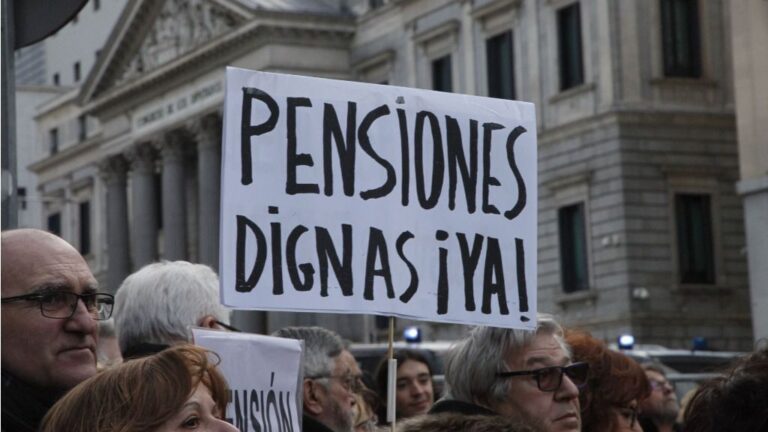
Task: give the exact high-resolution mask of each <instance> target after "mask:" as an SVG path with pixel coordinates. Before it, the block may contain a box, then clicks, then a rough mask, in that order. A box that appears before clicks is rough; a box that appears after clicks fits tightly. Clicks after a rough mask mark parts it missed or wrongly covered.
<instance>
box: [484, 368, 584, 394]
mask: <svg viewBox="0 0 768 432" xmlns="http://www.w3.org/2000/svg"><path fill="white" fill-rule="evenodd" d="M563 374H565V375H568V378H570V380H571V381H573V383H574V384H575V385H576V387H578V388H582V387H584V386H585V385H586V384H587V378H588V377H589V363H584V362H579V363H573V364H571V365H568V366H550V367H545V368H541V369H534V370H528V371H512V372H499V373H497V374H496V376H497V377H499V378H510V377H516V376H524V375H533V378H534V379H536V385H537V386H538V387H539V390H541V391H544V392H553V391H557V390H558V389H559V388H560V386H561V385H562V383H563Z"/></svg>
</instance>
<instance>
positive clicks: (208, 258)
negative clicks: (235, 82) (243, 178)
mask: <svg viewBox="0 0 768 432" xmlns="http://www.w3.org/2000/svg"><path fill="white" fill-rule="evenodd" d="M191 129H192V130H193V131H194V133H195V138H196V140H197V180H198V205H199V218H198V220H199V221H200V224H199V230H198V250H199V261H200V262H201V263H203V264H206V265H209V266H211V267H213V268H214V269H218V268H219V211H220V208H219V207H220V195H221V116H219V115H216V114H212V115H207V116H205V117H203V118H202V119H200V120H199V121H198V122H195V123H193V124H192V125H191Z"/></svg>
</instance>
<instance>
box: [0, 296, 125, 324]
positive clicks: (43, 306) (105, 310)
mask: <svg viewBox="0 0 768 432" xmlns="http://www.w3.org/2000/svg"><path fill="white" fill-rule="evenodd" d="M78 300H82V301H83V304H84V305H85V308H86V309H87V310H88V313H89V314H90V315H91V317H92V318H93V319H95V320H99V321H102V320H106V319H109V317H111V316H112V307H113V306H114V305H115V297H114V296H112V295H111V294H106V293H89V294H76V293H73V292H68V291H50V292H41V293H32V294H24V295H20V296H15V297H5V298H3V299H2V304H6V303H16V302H22V301H31V302H37V304H38V305H40V313H41V314H42V315H43V316H44V317H47V318H56V319H69V318H72V317H73V316H74V315H75V311H76V310H77V301H78Z"/></svg>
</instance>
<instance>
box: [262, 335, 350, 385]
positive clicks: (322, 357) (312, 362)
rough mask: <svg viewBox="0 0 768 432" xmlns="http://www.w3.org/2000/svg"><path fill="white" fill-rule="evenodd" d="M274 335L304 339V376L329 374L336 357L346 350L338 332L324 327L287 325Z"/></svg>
mask: <svg viewBox="0 0 768 432" xmlns="http://www.w3.org/2000/svg"><path fill="white" fill-rule="evenodd" d="M272 336H276V337H281V338H288V339H298V340H302V341H304V363H303V365H302V367H303V368H304V377H306V378H311V377H321V376H329V375H331V374H332V373H333V368H334V366H335V364H336V358H337V357H338V356H339V355H340V354H341V352H342V351H344V342H343V341H342V340H341V337H339V335H338V334H336V333H334V332H332V331H331V330H328V329H325V328H322V327H285V328H281V329H280V330H277V331H275V332H274V333H272Z"/></svg>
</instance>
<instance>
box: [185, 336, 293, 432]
mask: <svg viewBox="0 0 768 432" xmlns="http://www.w3.org/2000/svg"><path fill="white" fill-rule="evenodd" d="M192 334H193V336H194V341H195V344H196V345H198V346H201V347H203V348H206V349H209V350H211V351H213V352H215V353H216V354H218V355H219V357H220V358H221V363H220V364H219V370H220V371H221V373H222V374H223V375H224V377H225V378H226V379H227V383H229V388H230V404H229V405H228V406H227V414H226V419H227V421H229V422H231V423H232V424H233V425H235V427H237V428H238V429H239V430H240V431H241V432H247V431H270V430H281V431H294V432H299V431H300V430H301V422H300V421H299V420H300V419H301V404H302V394H301V385H302V382H303V380H304V377H303V376H302V368H301V362H302V355H303V354H302V353H303V343H302V342H301V341H298V340H293V339H284V338H276V337H270V336H262V335H256V334H249V333H230V332H222V331H215V330H204V329H200V328H194V329H192Z"/></svg>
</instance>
